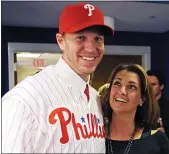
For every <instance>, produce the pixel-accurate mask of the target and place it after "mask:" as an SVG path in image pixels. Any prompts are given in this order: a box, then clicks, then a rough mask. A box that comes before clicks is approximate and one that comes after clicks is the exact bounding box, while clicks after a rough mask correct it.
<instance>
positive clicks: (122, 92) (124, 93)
mask: <svg viewBox="0 0 169 154" xmlns="http://www.w3.org/2000/svg"><path fill="white" fill-rule="evenodd" d="M119 91H120V93H121V94H123V95H126V94H127V91H126V87H125V86H121V87H120V90H119Z"/></svg>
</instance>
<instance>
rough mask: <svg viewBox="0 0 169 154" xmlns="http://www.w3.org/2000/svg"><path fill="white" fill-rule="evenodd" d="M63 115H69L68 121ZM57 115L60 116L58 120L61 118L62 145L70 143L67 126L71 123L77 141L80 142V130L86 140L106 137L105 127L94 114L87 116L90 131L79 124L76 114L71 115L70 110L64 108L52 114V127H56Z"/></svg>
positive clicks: (50, 118)
mask: <svg viewBox="0 0 169 154" xmlns="http://www.w3.org/2000/svg"><path fill="white" fill-rule="evenodd" d="M63 113H67V115H68V118H67V119H65V117H64V115H63ZM55 115H57V116H58V118H59V119H58V120H59V122H60V126H61V131H62V137H61V138H60V142H61V143H62V144H65V143H67V142H68V141H69V134H68V130H67V125H68V124H70V123H72V125H73V129H74V133H75V136H76V139H77V140H80V135H79V130H80V133H81V134H82V137H83V138H84V139H86V138H90V137H92V136H93V137H97V138H104V137H105V133H104V126H103V125H102V126H100V125H99V123H98V120H97V118H96V115H94V114H92V113H89V114H87V120H88V124H89V128H90V130H87V127H86V125H85V124H84V125H82V124H80V123H77V122H76V119H75V116H74V113H71V112H70V110H69V109H67V108H64V107H61V108H57V109H55V110H53V111H52V112H51V113H50V115H49V123H50V124H52V125H54V124H55V123H56V122H57V119H55V118H56V117H55ZM90 124H91V126H90Z"/></svg>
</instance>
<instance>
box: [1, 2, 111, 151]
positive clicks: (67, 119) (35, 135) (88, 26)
mask: <svg viewBox="0 0 169 154" xmlns="http://www.w3.org/2000/svg"><path fill="white" fill-rule="evenodd" d="M112 34H113V29H111V28H110V27H109V26H107V25H105V24H104V16H103V14H102V12H101V11H100V10H99V9H98V8H97V7H96V6H93V5H90V4H84V3H82V4H76V5H68V6H67V7H65V9H64V10H63V12H62V14H61V16H60V21H59V33H58V34H56V40H57V42H58V45H59V47H60V48H61V50H62V51H63V56H62V58H60V59H59V61H58V62H57V64H56V65H52V66H48V67H46V68H45V69H43V70H42V71H41V72H39V73H37V74H35V75H34V76H31V77H27V78H26V79H25V80H23V81H22V82H20V83H19V84H18V85H17V86H15V87H14V88H13V89H12V90H10V91H9V92H8V93H7V94H6V95H5V96H4V97H3V99H2V101H3V102H2V112H3V113H2V152H8V153H75V152H77V153H104V152H105V143H104V131H103V119H102V112H101V107H100V102H99V99H98V93H97V92H96V91H95V90H94V88H92V87H91V86H90V85H89V84H88V83H89V79H90V74H91V73H92V72H94V71H95V69H96V67H97V65H98V64H99V62H100V60H101V59H102V56H103V53H104V36H105V35H112Z"/></svg>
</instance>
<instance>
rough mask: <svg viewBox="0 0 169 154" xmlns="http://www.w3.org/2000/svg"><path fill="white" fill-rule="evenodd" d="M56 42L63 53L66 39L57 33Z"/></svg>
mask: <svg viewBox="0 0 169 154" xmlns="http://www.w3.org/2000/svg"><path fill="white" fill-rule="evenodd" d="M56 40H57V42H58V45H59V47H60V49H61V50H62V51H64V38H63V35H62V34H59V33H57V34H56Z"/></svg>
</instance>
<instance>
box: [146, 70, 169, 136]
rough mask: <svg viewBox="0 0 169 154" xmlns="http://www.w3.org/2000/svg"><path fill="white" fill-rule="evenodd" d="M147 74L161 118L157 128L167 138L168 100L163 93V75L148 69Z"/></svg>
mask: <svg viewBox="0 0 169 154" xmlns="http://www.w3.org/2000/svg"><path fill="white" fill-rule="evenodd" d="M147 75H148V77H149V80H150V82H151V84H152V87H153V91H154V94H155V97H156V100H157V101H158V103H159V107H160V113H161V118H160V119H159V126H160V128H159V130H161V131H165V132H166V134H167V136H168V138H169V119H168V113H169V102H167V101H166V100H165V98H164V95H163V90H164V76H163V74H162V73H161V72H160V71H158V70H148V71H147Z"/></svg>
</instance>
